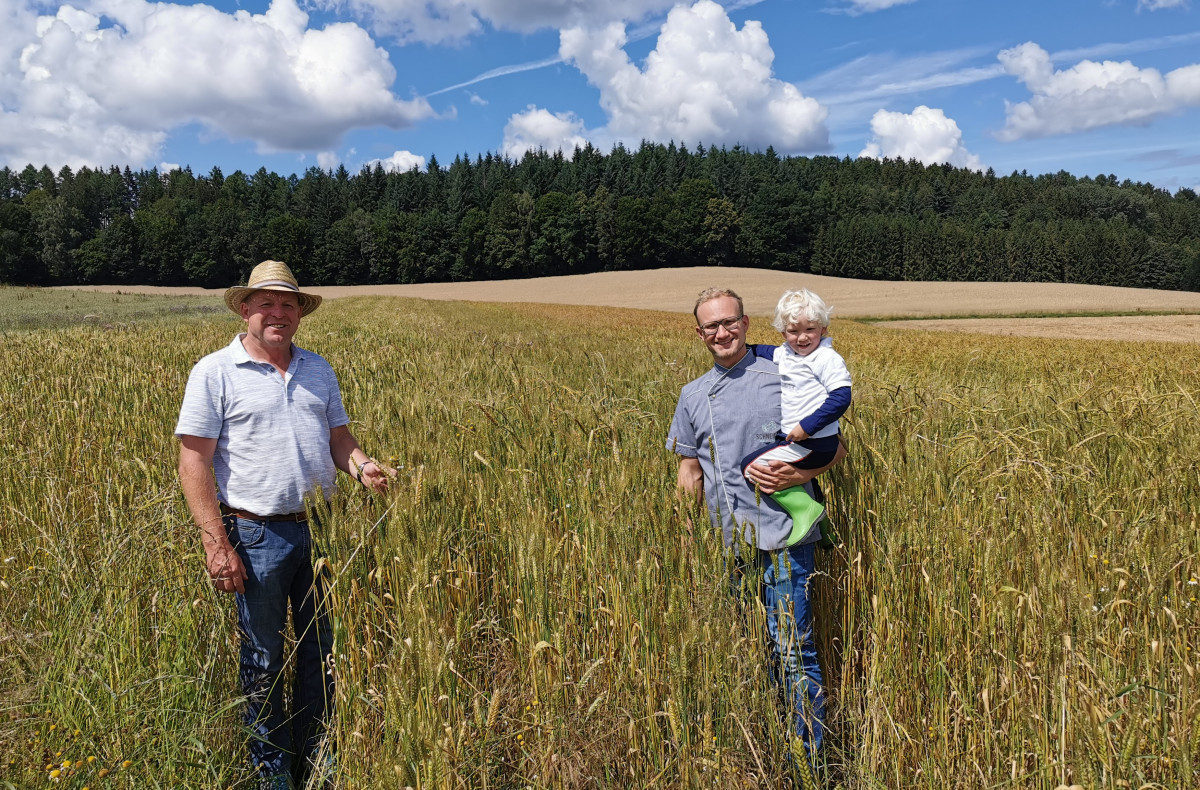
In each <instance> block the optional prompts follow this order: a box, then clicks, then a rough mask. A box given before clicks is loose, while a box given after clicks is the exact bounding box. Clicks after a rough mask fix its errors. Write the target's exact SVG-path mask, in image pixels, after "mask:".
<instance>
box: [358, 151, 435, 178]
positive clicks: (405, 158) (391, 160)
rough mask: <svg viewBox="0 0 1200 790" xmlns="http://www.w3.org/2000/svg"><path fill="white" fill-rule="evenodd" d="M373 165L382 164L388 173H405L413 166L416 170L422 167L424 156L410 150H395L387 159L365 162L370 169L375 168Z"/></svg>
mask: <svg viewBox="0 0 1200 790" xmlns="http://www.w3.org/2000/svg"><path fill="white" fill-rule="evenodd" d="M375 165H382V166H383V169H384V170H386V171H387V172H389V173H407V172H408V171H409V170H412V169H413V168H414V167H415V168H416V169H417V170H422V169H424V167H425V157H423V156H421V155H419V154H414V153H413V152H412V151H396V152H395V153H393V154H392V155H391V156H389V157H388V158H387V159H372V160H371V161H369V162H367V164H366V166H367V167H369V168H371V169H372V170H374V169H375Z"/></svg>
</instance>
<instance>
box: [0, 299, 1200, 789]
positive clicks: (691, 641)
mask: <svg viewBox="0 0 1200 790" xmlns="http://www.w3.org/2000/svg"><path fill="white" fill-rule="evenodd" d="M239 326H240V324H239V322H238V321H236V319H234V318H233V317H232V316H229V317H226V316H220V315H216V316H205V315H188V316H187V317H186V318H175V317H172V316H165V317H161V318H154V319H146V320H137V321H130V322H127V323H117V324H110V325H107V326H98V325H82V326H66V327H61V328H44V329H37V330H33V331H8V332H6V333H5V334H4V336H3V342H2V343H0V370H2V371H3V377H2V378H0V416H2V418H3V419H2V420H0V426H2V427H0V431H3V447H4V452H3V453H2V454H0V464H3V466H4V473H3V475H2V476H0V787H5V788H36V787H54V788H75V789H78V788H84V787H87V788H92V790H99V789H100V788H176V787H185V788H226V787H232V788H238V787H250V786H251V781H252V780H251V775H250V772H249V771H248V769H247V767H246V766H245V765H244V761H243V756H242V755H243V749H242V746H241V743H242V740H241V739H242V737H243V736H242V734H241V732H240V731H239V729H238V727H239V725H238V720H239V717H238V712H239V705H240V703H239V699H238V696H237V690H236V663H237V656H236V633H235V630H236V629H235V619H234V613H233V610H232V605H231V603H232V601H231V599H230V598H228V597H222V596H220V595H218V594H216V593H214V592H213V591H212V590H211V588H210V587H209V585H208V584H207V582H206V577H205V575H204V573H203V568H202V554H201V551H200V546H199V541H198V539H197V534H196V530H195V528H194V527H193V526H192V525H191V524H190V520H189V518H188V516H187V511H186V507H185V505H184V502H183V498H182V496H181V494H180V492H179V488H178V484H177V481H176V475H175V463H176V452H177V448H176V442H175V440H174V438H173V436H172V433H171V432H172V429H173V427H174V422H175V418H176V415H177V411H178V406H179V401H180V398H181V395H182V391H183V385H184V382H185V380H186V377H187V374H188V371H189V369H190V368H191V366H192V364H193V363H194V362H195V361H196V360H197V359H198V358H199V357H201V356H203V355H204V354H206V353H208V352H210V351H213V350H216V349H217V348H220V347H221V346H223V345H225V344H226V343H228V342H229V340H230V338H231V337H232V335H233V333H235V332H236V331H238V329H239ZM833 335H834V342H835V345H836V346H837V348H838V349H839V350H840V351H841V353H842V354H843V355H844V356H845V357H846V359H847V361H848V363H849V365H850V367H851V370H852V372H853V373H854V376H855V404H854V406H853V407H852V409H851V412H850V414H849V415H848V416H847V418H846V419H844V421H843V429H844V431H845V434H846V438H847V442H848V444H849V446H850V450H851V456H850V458H849V460H848V461H847V462H846V463H844V464H843V465H842V466H841V467H839V468H838V469H836V470H834V471H832V472H831V473H829V474H828V475H827V478H826V479H827V481H828V490H829V492H830V495H831V502H830V509H831V513H832V516H833V518H834V520H835V522H836V524H837V526H838V529H839V532H840V535H841V537H842V540H843V543H842V544H841V545H840V546H839V547H838V548H836V549H833V550H831V551H826V552H822V553H820V554H819V557H818V566H819V570H820V574H819V577H818V579H817V581H816V583H815V590H814V593H813V594H814V598H815V610H816V613H817V627H818V631H819V634H818V636H819V644H820V649H821V651H822V662H823V664H824V665H825V669H826V678H827V680H828V684H829V693H830V697H831V722H830V725H831V734H830V738H829V748H828V749H827V751H826V753H825V754H824V765H823V766H822V778H823V782H824V785H825V786H827V787H830V788H833V787H843V788H847V790H875V789H876V788H930V789H931V790H932V789H933V788H938V789H940V788H1009V787H1011V788H1047V789H1050V790H1052V789H1053V788H1062V787H1076V788H1123V787H1131V788H1195V787H1197V786H1200V681H1198V680H1197V678H1196V669H1197V657H1196V653H1197V651H1200V616H1198V613H1200V608H1198V605H1197V595H1198V591H1200V583H1198V576H1200V561H1198V554H1200V531H1198V530H1197V521H1196V513H1197V509H1198V508H1197V503H1200V424H1198V423H1200V421H1198V417H1197V404H1196V399H1197V396H1198V394H1200V379H1198V374H1197V371H1198V370H1200V346H1193V345H1185V344H1171V345H1168V344H1161V345H1156V344H1144V343H1134V342H1122V341H1121V339H1120V338H1117V339H1115V340H1113V341H1107V342H1088V341H1059V340H1044V339H1030V338H1010V337H987V336H982V335H967V334H938V333H922V332H916V331H912V330H897V329H890V328H884V327H879V326H871V325H867V324H859V323H855V322H850V321H835V323H834V325H833ZM297 340H298V342H299V343H300V344H301V345H303V346H305V347H307V348H311V349H313V350H315V351H317V352H319V353H321V354H323V355H325V356H326V357H327V358H328V359H329V360H330V361H331V362H332V364H333V366H334V368H335V369H336V370H337V371H338V373H339V376H340V378H341V382H342V389H343V395H344V398H345V401H346V406H347V409H348V411H349V412H350V414H351V417H352V418H353V419H354V421H355V422H354V423H353V425H352V428H353V430H354V431H355V433H356V435H357V436H358V437H359V439H360V441H361V442H362V443H363V445H364V447H366V448H367V450H368V451H369V452H372V453H374V454H375V455H376V456H378V457H380V458H385V459H387V460H389V461H390V462H391V463H392V464H393V465H394V466H396V467H397V468H398V469H399V471H400V474H399V477H398V479H397V481H396V484H395V486H394V488H393V490H392V491H391V492H390V493H389V494H388V495H387V496H374V497H369V496H367V495H366V494H365V492H363V491H362V490H361V489H355V488H354V487H353V486H352V485H350V484H349V481H348V480H346V479H345V478H343V482H344V483H345V484H344V485H343V486H342V489H343V490H342V492H341V493H340V494H339V495H338V496H337V497H336V498H335V500H334V502H333V505H332V512H331V513H330V515H329V519H328V524H327V526H326V528H325V530H324V531H323V532H322V533H321V534H320V535H319V536H318V541H319V543H320V545H321V547H322V549H323V550H324V553H325V560H323V561H322V564H323V565H325V566H327V570H328V572H329V574H330V578H331V579H332V581H333V592H332V601H333V603H332V606H333V613H334V620H335V630H336V651H335V657H334V658H335V664H336V667H335V669H336V673H337V679H338V690H337V700H336V708H337V714H336V722H335V725H334V732H335V735H336V742H337V745H338V750H339V756H338V766H339V767H338V771H339V775H338V778H337V787H339V788H407V787H413V788H513V789H516V788H626V787H638V788H643V787H662V788H693V787H694V788H777V787H788V786H791V784H792V781H793V779H792V777H791V776H790V768H789V766H788V764H787V762H786V761H785V760H784V759H782V754H783V749H784V743H785V741H786V733H785V732H783V730H782V729H781V726H780V716H779V708H778V705H777V701H776V698H775V696H774V694H773V691H772V689H771V686H770V683H769V673H768V669H767V667H766V666H765V662H764V660H763V656H764V649H765V646H764V642H763V639H762V633H761V628H760V625H761V611H760V610H759V609H758V608H756V606H755V604H754V601H753V598H752V597H750V598H744V597H739V596H737V595H733V594H731V592H730V589H729V584H728V582H727V578H728V576H727V571H726V557H725V553H724V552H723V551H722V548H721V546H720V545H719V540H718V539H717V538H716V536H714V535H713V534H712V533H711V532H710V531H707V530H705V529H700V528H698V529H697V530H696V531H695V532H694V533H693V534H689V532H688V530H687V528H686V523H687V520H688V517H689V516H692V515H696V516H699V514H696V513H694V512H692V510H691V509H690V508H689V507H688V505H686V504H684V503H681V501H680V500H679V499H677V497H676V495H675V491H674V480H675V468H676V462H675V459H674V457H673V456H672V455H671V454H670V453H669V452H667V451H666V450H665V449H664V447H663V441H664V434H665V432H666V427H667V424H668V423H669V420H670V416H671V413H672V410H673V408H674V404H675V400H676V398H677V395H678V392H679V389H680V387H681V386H682V385H683V384H684V383H685V382H686V381H688V380H689V379H691V378H693V377H695V376H696V375H698V374H699V373H700V372H702V371H703V370H704V369H705V368H706V367H707V365H708V364H709V362H708V356H707V354H706V352H705V351H704V349H703V346H702V345H701V344H700V343H699V342H698V341H697V340H696V338H695V335H694V333H693V332H692V331H691V322H690V316H686V315H679V314H668V313H656V312H647V311H633V310H619V309H614V308H605V307H567V306H536V305H503V304H468V303H462V302H427V301H418V300H411V299H394V298H382V297H376V298H346V299H338V300H336V301H335V302H330V303H328V304H327V305H326V306H324V307H323V308H322V309H321V310H320V311H318V312H317V313H315V314H314V315H313V316H311V317H309V318H306V319H305V321H304V324H303V326H302V327H301V329H300V333H299V336H298V338H297ZM751 340H753V341H757V342H774V338H773V336H772V332H771V330H770V329H769V328H768V325H767V322H766V321H762V320H756V321H755V323H754V325H753V326H752V328H751ZM264 461H265V462H269V459H264Z"/></svg>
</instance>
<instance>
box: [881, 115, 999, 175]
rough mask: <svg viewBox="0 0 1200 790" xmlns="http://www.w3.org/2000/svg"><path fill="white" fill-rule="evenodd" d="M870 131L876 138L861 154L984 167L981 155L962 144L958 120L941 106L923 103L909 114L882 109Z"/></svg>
mask: <svg viewBox="0 0 1200 790" xmlns="http://www.w3.org/2000/svg"><path fill="white" fill-rule="evenodd" d="M871 133H872V134H873V135H874V138H873V139H872V140H871V142H869V143H868V144H867V147H866V148H864V149H863V150H862V151H861V152H860V153H859V156H869V157H873V158H875V159H882V158H884V157H887V158H889V159H916V160H918V161H920V162H924V163H925V164H927V165H932V164H951V165H955V166H956V167H969V168H971V169H972V170H982V169H983V163H982V162H980V161H979V157H978V156H976V155H975V154H972V153H971V152H969V151H968V150H967V149H966V146H964V145H963V141H962V130H960V129H959V128H958V123H956V122H955V121H954V119H953V118H947V117H946V113H944V112H943V111H942V110H939V109H931V108H929V107H926V106H925V105H923V104H922V105H921V106H919V107H917V108H916V109H914V110H913V111H912V112H911V113H909V114H907V115H906V114H905V113H901V112H888V111H887V110H880V111H879V112H877V113H875V116H874V117H873V118H871Z"/></svg>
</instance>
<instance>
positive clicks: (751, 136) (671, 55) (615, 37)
mask: <svg viewBox="0 0 1200 790" xmlns="http://www.w3.org/2000/svg"><path fill="white" fill-rule="evenodd" d="M626 43H627V37H626V32H625V27H624V26H623V25H621V24H612V25H607V26H605V27H603V28H599V29H596V28H583V27H574V28H570V29H567V30H563V31H562V33H561V35H560V44H559V55H560V56H561V57H562V59H563V60H564V61H565V62H567V63H569V64H571V65H573V66H575V67H576V68H578V69H579V70H580V71H581V72H582V73H583V74H584V76H585V77H587V80H588V82H589V83H591V84H592V85H593V86H595V87H596V88H598V89H599V91H600V106H601V108H602V109H603V110H604V113H605V115H606V116H607V121H608V122H607V125H606V127H605V129H604V130H602V131H601V132H600V134H605V135H607V136H608V137H609V138H611V139H612V140H620V141H627V142H630V143H634V144H636V143H637V142H638V141H639V140H641V139H649V140H661V141H666V140H675V141H677V142H684V143H691V144H696V143H701V142H702V143H705V144H717V145H721V144H730V145H732V144H738V143H740V144H742V145H744V146H747V147H749V148H752V149H755V148H766V147H767V146H774V147H775V148H777V149H779V150H780V151H781V152H783V153H799V152H816V151H824V150H827V149H828V147H829V133H828V130H827V128H826V126H825V119H826V117H827V115H828V111H827V110H826V108H825V107H824V106H822V105H821V104H820V103H819V102H817V101H816V100H815V99H812V98H809V97H806V96H804V95H803V94H802V93H801V92H800V90H799V89H798V88H797V87H796V86H795V85H793V84H791V83H789V82H785V81H782V80H779V79H776V78H775V76H774V75H773V73H772V63H773V62H774V58H775V53H774V51H773V50H772V49H771V45H770V41H769V40H768V38H767V34H766V32H765V31H764V30H763V28H762V25H761V24H760V23H758V22H756V21H747V22H746V23H745V24H744V25H743V26H742V27H741V29H738V28H737V26H736V25H734V23H733V22H731V21H730V19H729V17H728V15H727V14H726V12H725V10H724V9H723V8H722V7H721V6H720V5H718V4H716V3H714V2H712V1H711V0H699V2H697V3H696V4H695V5H693V6H691V7H687V6H676V7H675V8H674V9H672V10H671V12H670V14H668V15H667V19H666V21H665V22H664V23H663V25H662V28H661V29H660V31H659V36H658V40H657V45H656V47H655V48H654V50H653V51H651V52H650V54H649V55H647V56H646V59H645V61H644V66H640V67H639V66H638V65H636V64H634V63H633V62H632V61H631V60H630V58H629V55H628V54H627V53H626V51H625V49H624V47H625V45H626Z"/></svg>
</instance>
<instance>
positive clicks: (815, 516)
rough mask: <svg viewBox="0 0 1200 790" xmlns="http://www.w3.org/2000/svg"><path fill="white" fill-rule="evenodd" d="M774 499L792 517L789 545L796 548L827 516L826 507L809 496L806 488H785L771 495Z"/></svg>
mask: <svg viewBox="0 0 1200 790" xmlns="http://www.w3.org/2000/svg"><path fill="white" fill-rule="evenodd" d="M771 496H772V498H774V500H775V501H776V502H778V503H779V504H780V505H782V506H783V509H784V510H786V511H787V512H788V515H789V516H791V517H792V534H790V535H788V541H787V545H789V546H794V545H796V544H797V543H799V542H800V541H802V540H804V538H805V537H806V536H807V535H808V533H809V532H811V531H812V528H813V525H815V524H816V523H817V521H819V520H820V518H821V516H823V515H825V506H824V505H822V504H821V503H820V502H818V501H817V500H815V499H813V498H812V497H810V496H809V495H808V492H807V491H805V490H804V486H794V487H792V488H785V489H784V490H783V491H776V492H775V493H774V494H771Z"/></svg>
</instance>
